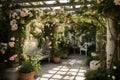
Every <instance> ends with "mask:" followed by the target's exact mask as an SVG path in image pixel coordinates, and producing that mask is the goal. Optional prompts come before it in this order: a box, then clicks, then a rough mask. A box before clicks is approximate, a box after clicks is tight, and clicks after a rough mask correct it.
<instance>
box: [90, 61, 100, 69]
mask: <svg viewBox="0 0 120 80" xmlns="http://www.w3.org/2000/svg"><path fill="white" fill-rule="evenodd" d="M99 67H100V61H99V60H92V61H91V62H90V69H91V70H97V69H98V68H99Z"/></svg>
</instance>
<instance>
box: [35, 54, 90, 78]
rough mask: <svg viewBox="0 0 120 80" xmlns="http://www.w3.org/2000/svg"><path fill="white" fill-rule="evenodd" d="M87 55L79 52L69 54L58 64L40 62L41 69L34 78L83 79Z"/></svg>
mask: <svg viewBox="0 0 120 80" xmlns="http://www.w3.org/2000/svg"><path fill="white" fill-rule="evenodd" d="M86 60H87V57H86V56H84V55H79V54H72V55H69V57H68V58H67V59H62V60H61V62H60V63H59V64H55V63H52V62H50V63H49V62H47V63H42V64H41V67H42V71H41V72H40V73H39V76H38V77H37V78H36V79H35V80H84V79H85V77H84V73H85V72H86V70H87V69H88V67H87V66H86V64H85V63H86Z"/></svg>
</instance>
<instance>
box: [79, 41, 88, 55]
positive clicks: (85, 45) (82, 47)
mask: <svg viewBox="0 0 120 80" xmlns="http://www.w3.org/2000/svg"><path fill="white" fill-rule="evenodd" d="M79 48H80V55H81V53H82V51H84V52H85V55H86V56H87V52H88V44H87V43H84V44H83V45H82V46H81V45H79Z"/></svg>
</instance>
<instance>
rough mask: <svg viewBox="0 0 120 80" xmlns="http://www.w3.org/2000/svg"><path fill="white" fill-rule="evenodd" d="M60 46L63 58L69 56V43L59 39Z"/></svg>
mask: <svg viewBox="0 0 120 80" xmlns="http://www.w3.org/2000/svg"><path fill="white" fill-rule="evenodd" d="M58 45H59V48H60V50H61V58H67V56H68V44H67V43H66V42H65V41H64V40H60V41H59V44H58Z"/></svg>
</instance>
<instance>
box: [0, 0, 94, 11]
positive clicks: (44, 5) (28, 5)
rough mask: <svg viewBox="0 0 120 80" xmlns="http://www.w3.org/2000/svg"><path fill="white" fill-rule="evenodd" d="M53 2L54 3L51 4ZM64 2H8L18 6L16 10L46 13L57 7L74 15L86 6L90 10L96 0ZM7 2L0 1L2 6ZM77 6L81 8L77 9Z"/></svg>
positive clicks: (37, 0) (39, 0) (69, 0)
mask: <svg viewBox="0 0 120 80" xmlns="http://www.w3.org/2000/svg"><path fill="white" fill-rule="evenodd" d="M51 1H52V3H51ZM61 1H62V0H11V1H10V2H7V3H8V4H17V5H19V6H17V7H16V8H40V9H42V8H45V9H42V10H43V11H45V12H50V11H53V10H54V8H55V7H64V8H65V11H68V12H73V13H81V12H80V8H81V6H84V7H85V8H88V7H89V6H91V5H93V4H94V0H64V1H66V2H64V3H63V2H61ZM5 3H6V1H5V0H2V1H0V4H5ZM76 6H80V7H79V8H77V7H76ZM55 11H59V9H55Z"/></svg>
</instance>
